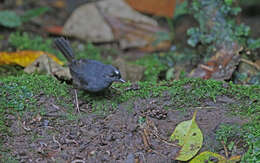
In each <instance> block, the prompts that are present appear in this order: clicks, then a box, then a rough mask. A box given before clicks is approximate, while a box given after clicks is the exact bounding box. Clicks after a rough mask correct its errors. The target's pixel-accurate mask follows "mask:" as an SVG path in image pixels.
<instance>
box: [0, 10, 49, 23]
mask: <svg viewBox="0 0 260 163" xmlns="http://www.w3.org/2000/svg"><path fill="white" fill-rule="evenodd" d="M48 10H49V9H48V8H46V7H41V8H35V9H31V10H28V11H26V12H25V13H24V14H23V15H22V16H19V15H17V14H16V13H15V12H14V11H10V10H5V11H0V25H2V26H5V27H8V28H15V27H19V26H21V25H22V23H24V22H27V21H30V20H31V19H32V18H34V17H36V16H39V15H41V14H43V13H45V12H46V11H48Z"/></svg>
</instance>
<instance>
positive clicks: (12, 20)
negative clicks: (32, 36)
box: [0, 10, 22, 28]
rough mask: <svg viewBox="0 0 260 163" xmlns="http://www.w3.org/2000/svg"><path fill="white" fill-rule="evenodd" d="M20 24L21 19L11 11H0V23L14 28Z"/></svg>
mask: <svg viewBox="0 0 260 163" xmlns="http://www.w3.org/2000/svg"><path fill="white" fill-rule="evenodd" d="M21 24H22V22H21V19H20V17H19V16H18V15H16V13H15V12H13V11H7V10H6V11H0V25H2V26H5V27H9V28H15V27H18V26H20V25H21Z"/></svg>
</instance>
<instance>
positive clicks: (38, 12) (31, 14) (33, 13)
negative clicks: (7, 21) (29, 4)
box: [21, 7, 49, 22]
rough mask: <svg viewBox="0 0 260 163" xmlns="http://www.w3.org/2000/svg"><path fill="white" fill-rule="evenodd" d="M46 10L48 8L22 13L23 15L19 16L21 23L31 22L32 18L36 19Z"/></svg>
mask: <svg viewBox="0 0 260 163" xmlns="http://www.w3.org/2000/svg"><path fill="white" fill-rule="evenodd" d="M48 10H49V8H48V7H40V8H35V9H31V10H28V11H26V12H25V13H24V15H22V16H21V20H22V22H27V21H29V20H31V19H32V18H34V17H37V16H39V15H41V14H43V13H45V12H47V11H48Z"/></svg>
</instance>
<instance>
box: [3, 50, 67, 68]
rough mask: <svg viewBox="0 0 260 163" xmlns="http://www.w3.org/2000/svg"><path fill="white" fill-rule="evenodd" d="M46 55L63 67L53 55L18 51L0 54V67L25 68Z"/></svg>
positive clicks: (41, 52)
mask: <svg viewBox="0 0 260 163" xmlns="http://www.w3.org/2000/svg"><path fill="white" fill-rule="evenodd" d="M44 54H47V55H48V56H49V57H50V58H51V59H53V60H54V61H55V62H57V63H58V64H60V65H63V62H61V61H60V60H59V59H58V58H57V57H55V56H54V55H51V54H48V53H45V52H43V51H30V50H25V51H18V52H0V65H3V64H18V65H20V66H23V67H26V66H28V65H30V64H31V63H33V62H34V61H35V60H36V59H37V58H38V57H40V56H41V55H44Z"/></svg>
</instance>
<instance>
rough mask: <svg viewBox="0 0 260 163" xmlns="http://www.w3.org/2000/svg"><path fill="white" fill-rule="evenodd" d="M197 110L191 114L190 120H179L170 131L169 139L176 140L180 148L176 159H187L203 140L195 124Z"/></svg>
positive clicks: (194, 153) (194, 152) (197, 149)
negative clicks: (172, 130) (171, 131)
mask: <svg viewBox="0 0 260 163" xmlns="http://www.w3.org/2000/svg"><path fill="white" fill-rule="evenodd" d="M196 114H197V111H195V113H194V114H193V117H192V119H191V120H188V121H184V122H181V123H180V124H178V125H177V127H176V128H175V130H174V132H173V133H172V135H171V137H170V140H171V141H174V142H178V145H179V146H181V149H180V151H179V153H178V155H177V156H176V157H175V159H176V160H180V161H187V160H189V159H191V158H192V157H193V156H195V155H196V154H197V152H198V151H199V150H200V148H201V146H202V142H203V134H202V132H201V130H200V128H199V126H198V125H197V123H196V121H195V119H196Z"/></svg>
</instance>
